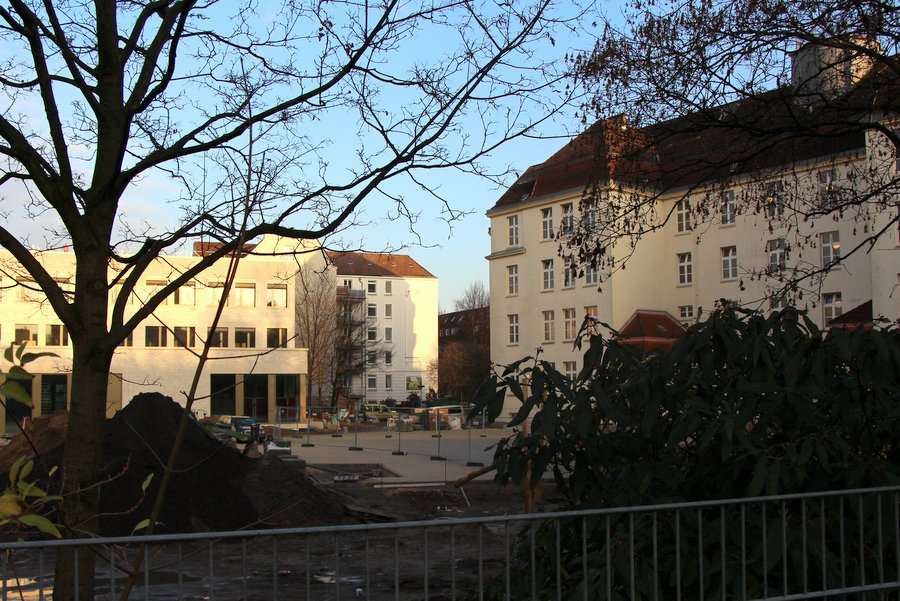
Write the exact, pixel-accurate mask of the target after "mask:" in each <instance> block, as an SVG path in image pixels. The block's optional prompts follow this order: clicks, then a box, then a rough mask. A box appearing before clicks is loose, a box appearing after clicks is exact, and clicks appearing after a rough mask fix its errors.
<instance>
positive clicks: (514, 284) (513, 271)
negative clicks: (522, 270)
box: [506, 265, 519, 294]
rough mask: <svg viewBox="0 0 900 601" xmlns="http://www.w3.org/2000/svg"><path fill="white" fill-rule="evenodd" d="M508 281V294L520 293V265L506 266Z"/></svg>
mask: <svg viewBox="0 0 900 601" xmlns="http://www.w3.org/2000/svg"><path fill="white" fill-rule="evenodd" d="M506 281H507V293H508V294H518V293H519V266H518V265H507V266H506Z"/></svg>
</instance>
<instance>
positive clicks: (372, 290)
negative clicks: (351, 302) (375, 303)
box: [366, 280, 378, 294]
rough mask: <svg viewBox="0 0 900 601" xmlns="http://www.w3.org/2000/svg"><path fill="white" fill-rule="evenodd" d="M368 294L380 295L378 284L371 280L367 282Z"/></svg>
mask: <svg viewBox="0 0 900 601" xmlns="http://www.w3.org/2000/svg"><path fill="white" fill-rule="evenodd" d="M366 294H378V282H376V281H375V280H369V281H367V282H366Z"/></svg>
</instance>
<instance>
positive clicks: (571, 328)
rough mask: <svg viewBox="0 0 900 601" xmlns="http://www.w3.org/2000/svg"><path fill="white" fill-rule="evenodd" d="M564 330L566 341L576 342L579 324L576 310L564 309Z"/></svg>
mask: <svg viewBox="0 0 900 601" xmlns="http://www.w3.org/2000/svg"><path fill="white" fill-rule="evenodd" d="M563 329H564V334H565V337H566V340H574V339H575V334H576V333H577V329H578V324H577V323H576V321H575V308H574V307H572V308H571V309H563Z"/></svg>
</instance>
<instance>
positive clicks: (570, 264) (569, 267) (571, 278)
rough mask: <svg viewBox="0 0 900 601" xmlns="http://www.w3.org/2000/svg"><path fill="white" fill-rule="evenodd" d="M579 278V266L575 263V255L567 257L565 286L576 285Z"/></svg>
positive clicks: (564, 273) (564, 272) (564, 276)
mask: <svg viewBox="0 0 900 601" xmlns="http://www.w3.org/2000/svg"><path fill="white" fill-rule="evenodd" d="M577 279H578V267H577V266H576V265H575V259H574V258H573V257H568V258H566V268H565V270H564V271H563V286H564V287H565V288H571V287H572V286H574V285H575V280H577Z"/></svg>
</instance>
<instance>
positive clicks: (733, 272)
mask: <svg viewBox="0 0 900 601" xmlns="http://www.w3.org/2000/svg"><path fill="white" fill-rule="evenodd" d="M720 252H721V256H722V279H723V280H725V281H731V280H736V279H737V278H738V260H737V246H723V247H722V248H721V249H720Z"/></svg>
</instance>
